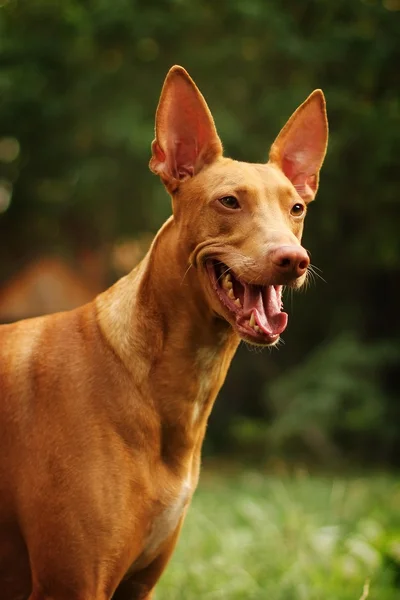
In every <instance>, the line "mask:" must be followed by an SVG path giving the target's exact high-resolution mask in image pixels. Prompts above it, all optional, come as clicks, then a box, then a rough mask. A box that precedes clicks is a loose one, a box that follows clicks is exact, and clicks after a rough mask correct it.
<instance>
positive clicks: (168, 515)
mask: <svg viewBox="0 0 400 600" xmlns="http://www.w3.org/2000/svg"><path fill="white" fill-rule="evenodd" d="M191 489H192V486H191V484H190V480H189V478H188V479H186V480H185V481H184V483H183V485H182V488H181V491H180V493H179V496H178V497H177V498H175V499H174V500H173V501H171V503H170V504H169V505H168V506H166V507H165V508H164V509H163V510H162V512H161V513H160V514H159V515H157V517H156V518H155V519H154V520H153V523H152V526H151V530H150V533H149V536H148V537H147V540H146V543H145V547H144V550H143V554H144V555H145V556H152V555H155V554H156V553H157V550H158V549H159V548H160V546H161V545H162V544H163V543H164V542H165V541H166V540H167V539H168V537H169V536H170V535H172V534H173V532H174V531H175V529H176V527H177V525H178V523H179V520H180V518H181V517H182V514H183V511H184V508H185V506H186V504H187V502H188V501H189V499H190V494H191Z"/></svg>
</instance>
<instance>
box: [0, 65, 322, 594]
mask: <svg viewBox="0 0 400 600" xmlns="http://www.w3.org/2000/svg"><path fill="white" fill-rule="evenodd" d="M326 143H327V121H326V113H325V103H324V98H323V94H322V92H321V91H319V90H317V91H315V92H313V93H312V94H311V96H309V98H308V99H307V100H306V101H305V102H304V104H302V105H301V106H300V108H298V110H297V111H296V112H295V113H294V115H293V116H292V117H291V119H290V120H289V121H288V123H287V124H286V125H285V127H284V128H283V130H282V131H281V133H280V134H279V136H278V138H277V139H276V141H275V143H274V144H273V146H272V148H271V152H270V158H269V162H268V163H267V164H249V163H244V162H237V161H234V160H231V159H228V158H224V157H223V156H222V145H221V142H220V140H219V137H218V135H217V133H216V130H215V126H214V122H213V119H212V116H211V114H210V111H209V109H208V107H207V105H206V103H205V101H204V98H203V97H202V95H201V94H200V92H199V91H198V89H197V88H196V86H195V84H194V83H193V81H192V80H191V79H190V77H189V75H188V74H187V73H186V71H185V70H184V69H182V67H173V68H172V69H171V70H170V72H169V73H168V76H167V79H166V81H165V84H164V88H163V90H162V94H161V99H160V103H159V107H158V110H157V118H156V139H155V140H154V142H153V146H152V152H153V155H152V159H151V161H150V168H151V170H152V171H153V172H154V173H158V174H159V175H160V177H161V179H162V181H163V182H164V184H165V186H166V187H167V189H168V191H169V193H170V194H171V197H172V203H173V216H172V217H171V218H170V219H169V220H168V221H167V222H166V223H165V225H164V226H163V227H162V228H161V230H160V231H159V233H158V235H157V236H156V238H155V240H154V243H153V245H152V247H151V249H150V251H149V253H148V254H147V256H146V258H145V259H144V260H143V261H142V262H141V263H140V264H139V265H138V266H137V267H136V269H134V271H133V272H132V273H130V274H129V275H128V276H127V277H124V278H123V279H121V280H120V281H119V282H118V283H116V284H115V285H114V286H113V287H112V288H111V289H109V290H108V291H106V292H104V293H103V294H101V295H100V296H98V297H97V298H96V299H95V300H94V301H93V302H91V303H90V304H87V305H85V306H83V307H81V308H79V309H77V310H75V311H72V312H66V313H59V314H55V315H52V316H48V317H42V318H37V319H31V320H27V321H23V322H19V323H15V324H12V325H5V326H3V327H1V328H0V439H1V455H0V597H1V599H2V600H26V599H27V598H29V599H30V600H93V599H96V600H108V599H110V598H113V599H114V600H138V599H147V600H148V599H149V598H150V597H151V595H152V590H153V588H154V586H155V584H156V582H157V580H158V578H159V577H160V574H161V573H162V571H163V569H164V568H165V565H166V564H167V562H168V559H169V558H170V556H171V553H172V551H173V548H174V546H175V543H176V540H177V538H178V535H179V530H180V527H181V524H182V521H183V518H184V516H185V512H186V509H187V506H188V504H189V502H190V499H191V496H192V494H193V490H194V489H195V487H196V485H197V480H198V476H199V463H200V452H201V445H202V441H203V437H204V432H205V428H206V423H207V418H208V415H209V414H210V411H211V408H212V405H213V402H214V399H215V397H216V395H217V393H218V390H219V389H220V387H221V385H222V383H223V381H224V379H225V375H226V371H227V369H228V367H229V364H230V362H231V359H232V357H233V354H234V353H235V350H236V348H237V346H238V344H239V341H240V340H241V339H242V340H246V341H247V342H250V343H255V344H260V345H272V344H275V343H276V342H277V341H278V339H279V336H280V334H281V333H282V332H283V330H284V329H285V327H286V323H287V315H286V313H284V312H282V301H281V291H282V286H283V285H289V286H292V287H299V286H300V285H301V284H302V283H303V282H304V279H305V277H306V273H307V268H308V265H309V259H308V255H307V252H306V251H305V250H304V248H303V247H302V246H301V244H300V239H301V234H302V230H303V222H304V217H305V213H306V207H307V203H308V202H309V201H310V200H312V199H313V198H314V196H315V193H316V191H317V187H318V174H319V170H320V167H321V164H322V161H323V159H324V155H325V150H326Z"/></svg>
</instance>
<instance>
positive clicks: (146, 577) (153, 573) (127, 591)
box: [112, 518, 183, 600]
mask: <svg viewBox="0 0 400 600" xmlns="http://www.w3.org/2000/svg"><path fill="white" fill-rule="evenodd" d="M182 523H183V518H182V519H181V520H180V522H179V524H178V526H177V528H176V529H175V531H174V533H173V535H172V536H171V537H170V539H169V540H168V542H167V543H166V544H165V545H164V547H163V550H162V551H161V552H160V554H159V555H158V556H157V557H156V558H155V559H154V560H153V561H152V562H151V563H150V564H149V565H148V566H147V567H145V568H144V569H142V570H141V571H137V572H135V573H133V574H132V575H131V576H130V577H128V578H127V579H125V580H124V581H122V582H121V583H120V584H119V586H118V587H117V589H116V590H115V592H114V595H113V597H112V600H151V599H152V597H153V590H154V587H155V585H156V583H157V581H158V579H159V578H160V576H161V574H162V572H163V571H164V569H165V567H166V566H167V564H168V561H169V559H170V558H171V554H172V552H173V551H174V548H175V545H176V542H177V540H178V537H179V533H180V530H181V527H182Z"/></svg>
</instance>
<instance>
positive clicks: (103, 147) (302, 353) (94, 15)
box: [0, 0, 400, 460]
mask: <svg viewBox="0 0 400 600" xmlns="http://www.w3.org/2000/svg"><path fill="white" fill-rule="evenodd" d="M398 9H399V5H398V2H396V0H383V1H381V0H352V1H351V2H349V1H348V0H337V1H335V2H332V1H331V0H306V1H304V2H297V1H296V0H289V1H288V2H285V3H282V2H279V1H278V0H243V1H241V2H227V1H226V0H222V1H221V2H211V0H202V1H201V2H200V1H199V0H192V1H191V2H188V1H185V0H158V1H156V2H152V3H149V2H144V0H129V1H128V0H113V2H110V1H109V0H87V1H86V2H81V1H78V0H64V1H63V2H53V0H30V2H25V1H23V0H9V1H8V2H4V1H3V2H0V255H1V256H2V257H3V258H2V261H1V267H0V281H1V280H2V279H3V280H4V279H5V278H6V277H8V276H9V275H10V274H11V273H13V272H14V271H15V269H16V268H18V267H19V266H20V265H21V264H22V263H24V262H26V260H28V259H29V258H31V257H32V256H33V255H35V254H42V253H51V252H63V253H64V254H74V253H76V252H77V251H79V250H80V249H82V248H94V249H95V248H97V247H100V246H105V245H106V244H107V243H108V242H110V241H113V240H115V239H124V238H128V237H129V238H130V237H132V236H135V235H138V234H139V233H140V232H148V231H152V232H155V231H156V230H157V228H158V227H159V225H160V224H161V223H162V221H163V220H164V218H165V217H166V216H167V215H168V214H169V212H170V204H169V200H168V197H167V195H166V193H165V192H164V190H163V189H162V186H161V185H160V183H159V181H158V180H157V179H156V178H155V177H154V176H152V175H151V174H150V172H149V171H148V169H147V162H148V159H149V154H150V142H151V140H152V137H153V123H154V112H155V108H156V105H157V100H158V96H159V92H160V89H161V85H162V81H163V78H164V76H165V74H166V72H167V70H168V68H169V67H170V66H171V65H172V64H174V63H179V64H182V65H184V66H185V67H186V68H187V69H188V70H189V72H190V73H191V74H192V75H193V77H194V78H195V80H196V82H197V83H198V84H199V86H200V88H201V89H202V91H203V92H204V94H205V96H206V98H207V100H208V102H209V104H210V107H211V110H212V112H213V114H214V116H215V120H216V123H217V127H218V130H219V132H220V135H221V137H222V139H223V141H224V144H225V147H226V152H227V154H228V155H232V156H234V157H235V158H238V159H245V160H256V161H262V160H265V159H266V157H267V154H268V148H269V146H270V144H271V142H272V141H273V139H274V137H275V136H276V134H277V133H278V131H279V128H280V127H281V126H282V125H283V123H284V122H285V120H286V119H287V118H288V117H289V115H290V114H291V112H292V111H293V110H294V109H295V108H296V106H297V105H298V104H299V103H300V102H301V101H302V100H304V98H305V97H306V96H307V95H308V94H309V93H310V92H311V91H312V89H314V88H316V87H321V88H323V90H324V92H325V94H326V97H327V103H328V113H329V119H330V128H331V137H330V147H329V153H328V157H327V160H326V163H325V165H324V168H323V171H322V178H321V191H320V193H319V197H318V200H317V204H316V205H315V206H312V207H311V210H310V213H309V216H308V219H307V226H306V232H305V245H306V247H307V248H310V249H311V250H312V255H313V260H315V261H316V262H317V265H318V266H319V267H320V268H322V269H323V277H324V279H325V280H326V282H327V283H326V284H325V283H323V282H318V285H317V286H315V287H314V288H312V289H311V290H309V291H308V292H307V294H304V295H299V296H297V297H296V298H295V299H294V300H293V307H292V308H290V307H289V312H291V313H292V314H291V321H290V326H289V330H288V333H287V334H286V335H285V341H286V346H285V348H284V350H281V351H280V352H279V353H276V352H275V353H273V354H271V355H263V356H260V355H255V354H250V355H245V354H244V353H243V352H241V353H240V354H239V357H238V359H237V360H236V365H235V369H234V370H233V372H232V376H231V377H232V378H231V379H229V380H228V382H227V386H226V388H225V391H224V392H223V393H222V399H221V401H220V403H219V404H218V405H217V410H216V415H215V417H213V420H212V422H211V427H210V433H211V440H210V441H211V445H212V447H213V448H214V449H217V448H218V447H222V446H224V445H226V444H229V440H232V435H231V430H230V427H229V423H231V422H232V415H233V414H235V413H236V414H238V413H239V414H242V415H244V416H246V417H247V418H249V419H251V420H254V419H261V421H260V422H261V423H262V421H263V420H264V422H267V423H268V424H269V425H270V424H271V423H272V424H273V427H272V429H271V430H272V431H273V430H274V428H275V420H274V419H275V409H276V406H275V405H276V399H277V398H278V397H279V402H280V406H281V409H280V411H279V414H278V417H277V422H276V430H275V433H274V436H275V437H276V438H278V437H279V436H284V433H283V432H284V431H287V432H289V431H291V432H292V433H293V434H295V433H296V435H297V433H298V432H296V431H295V430H296V427H294V425H293V423H297V425H298V427H300V423H303V424H304V426H306V425H307V424H308V425H309V419H312V422H313V423H314V424H315V426H316V427H317V428H318V429H319V430H320V431H321V433H322V438H321V439H330V440H332V443H333V442H334V446H335V447H336V446H337V445H339V446H340V445H341V444H342V442H343V443H344V438H346V444H348V445H349V446H351V447H352V448H353V449H355V450H357V449H360V448H365V447H366V446H368V443H369V442H371V440H374V441H376V440H377V439H378V438H379V436H381V437H382V439H386V436H389V438H390V440H391V442H390V444H391V450H390V452H389V450H388V447H387V446H386V448H387V452H386V455H385V456H386V459H388V460H389V459H390V460H393V459H395V456H396V454H397V455H399V450H400V430H399V426H398V425H397V423H398V420H397V423H396V418H397V419H399V417H400V415H399V409H398V408H397V400H398V398H399V390H400V387H399V377H398V374H397V369H395V367H394V366H393V365H392V366H390V365H388V364H386V358H384V357H386V352H387V351H386V350H384V349H385V348H389V347H390V348H394V347H396V345H397V346H398V344H399V337H400V329H399V323H400V320H399V319H398V315H397V305H398V300H397V298H398V286H399V283H398V282H399V275H400V260H399V256H400V236H399V234H398V230H399V219H398V210H397V209H398V206H399V200H398V190H397V182H398V166H397V161H398V156H399V137H400V128H399V126H398V125H399V113H400V110H399V101H398V88H399V85H398V84H399V69H398V64H399V45H398V38H397V35H396V34H397V32H398V12H397V10H398ZM8 205H9V207H8ZM7 208H8V210H7ZM1 211H3V212H1ZM287 304H289V299H288V301H287ZM346 331H354V332H355V335H356V339H357V340H358V341H357V342H355V341H353V342H351V341H349V340H350V338H346V337H344V338H341V337H340V334H341V332H346ZM338 336H339V337H338ZM326 339H331V340H333V342H332V346H331V347H328V346H327V347H325V349H322V350H319V351H317V353H316V354H311V355H310V352H311V351H312V349H313V348H315V347H316V346H317V345H319V344H320V343H321V342H322V341H323V340H326ZM346 339H347V340H348V341H347V342H345V341H344V340H346ZM364 344H366V346H365V348H364ZM375 344H376V348H375V350H373V348H374V347H375ZM357 357H358V358H357ZM346 361H350V365H346V364H345V363H346ZM298 365H301V367H300V368H298ZM293 369H295V370H293ZM313 373H314V374H313ZM366 374H367V376H366ZM276 376H277V377H279V378H280V379H279V380H278V381H277V382H276V383H275V384H274V386H273V387H272V388H271V389H269V390H268V389H267V392H266V393H264V392H263V389H264V387H265V385H264V384H265V381H266V379H267V377H268V378H272V379H273V378H274V377H276ZM285 378H287V380H288V383H287V385H284V384H283V383H282V382H283V381H285ZM265 398H267V404H265ZM349 404H350V405H349ZM283 407H286V409H285V410H286V412H285V410H284V408H283ZM295 415H297V416H295ZM291 423H292V424H291ZM350 431H351V432H352V441H353V444H351V443H350V441H351V440H349V439H348V434H349V432H350ZM344 447H346V448H347V445H345V446H344ZM383 458H384V457H383Z"/></svg>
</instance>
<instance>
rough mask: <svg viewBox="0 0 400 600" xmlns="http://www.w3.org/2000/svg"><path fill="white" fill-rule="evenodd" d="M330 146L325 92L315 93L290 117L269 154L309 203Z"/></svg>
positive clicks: (271, 159) (313, 195) (316, 187)
mask: <svg viewBox="0 0 400 600" xmlns="http://www.w3.org/2000/svg"><path fill="white" fill-rule="evenodd" d="M327 143H328V120H327V117H326V108H325V98H324V94H323V93H322V91H321V90H315V91H314V92H313V93H312V94H311V95H310V96H309V97H308V98H307V100H306V101H305V102H303V104H301V105H300V106H299V108H298V109H297V110H296V111H295V112H294V113H293V115H292V116H291V117H290V119H289V121H288V122H287V123H286V125H285V126H284V127H283V129H282V130H281V132H280V133H279V135H278V137H277V138H276V140H275V142H274V143H273V145H272V147H271V150H270V154H269V160H270V162H272V163H274V164H276V165H277V166H278V167H279V168H280V169H281V170H282V171H283V172H284V174H285V175H286V177H287V178H288V179H289V180H290V181H291V182H292V184H293V185H294V187H295V188H296V190H297V192H298V193H299V195H300V196H301V197H302V198H303V200H305V201H306V202H309V201H310V200H313V199H314V197H315V194H316V193H317V189H318V180H319V170H320V168H321V166H322V163H323V161H324V158H325V154H326V147H327Z"/></svg>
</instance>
